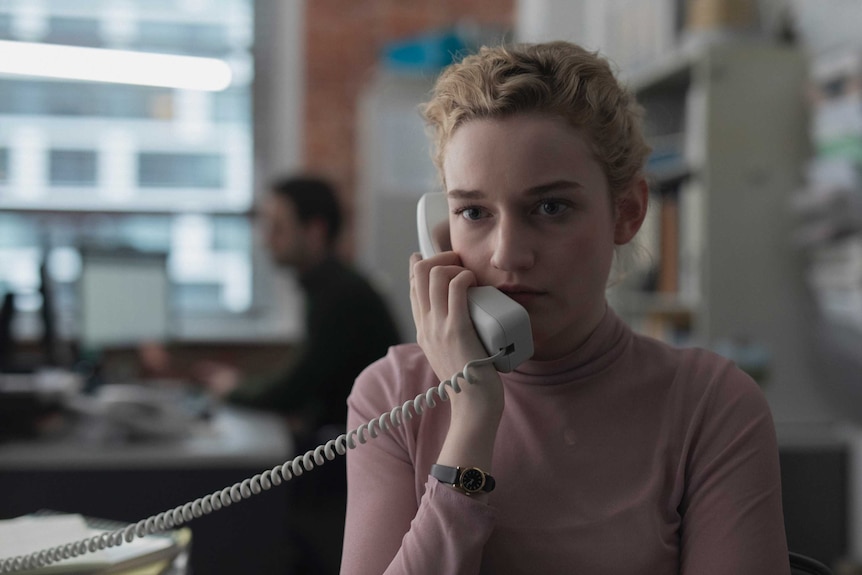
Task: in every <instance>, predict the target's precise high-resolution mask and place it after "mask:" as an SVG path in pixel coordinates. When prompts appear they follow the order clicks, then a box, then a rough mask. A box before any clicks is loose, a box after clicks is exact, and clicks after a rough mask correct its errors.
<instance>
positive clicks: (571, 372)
mask: <svg viewBox="0 0 862 575" xmlns="http://www.w3.org/2000/svg"><path fill="white" fill-rule="evenodd" d="M631 338H632V331H631V329H630V328H629V327H628V325H626V324H625V323H624V322H623V321H622V320H621V319H620V318H619V316H617V314H616V313H615V312H614V310H613V309H612V308H611V307H610V306H609V305H606V306H605V314H604V316H603V317H602V320H601V321H600V322H599V324H598V325H597V326H596V329H594V330H593V332H592V333H591V334H590V336H589V337H588V338H587V339H586V341H584V343H582V344H581V345H580V346H579V347H578V348H577V349H575V350H574V351H572V352H571V353H569V354H568V355H566V356H564V357H561V358H559V359H555V360H549V361H538V360H528V361H525V362H524V363H522V364H521V365H520V366H518V368H517V369H516V370H515V371H513V372H512V373H509V374H504V378H505V379H510V380H511V381H514V382H518V383H530V384H541V385H554V384H558V383H564V382H566V383H569V382H572V381H573V380H576V379H581V378H584V377H588V376H591V375H593V374H595V373H598V372H599V371H601V370H603V369H604V368H606V367H607V366H608V365H610V364H611V363H613V361H614V360H615V359H616V358H617V357H619V355H620V354H621V353H622V352H623V350H624V349H625V347H626V344H627V343H628V342H629V341H630V340H631ZM537 376H539V377H537Z"/></svg>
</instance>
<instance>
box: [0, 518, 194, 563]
mask: <svg viewBox="0 0 862 575" xmlns="http://www.w3.org/2000/svg"><path fill="white" fill-rule="evenodd" d="M126 525H127V524H125V523H117V522H111V521H107V520H100V519H95V518H89V517H85V516H83V515H80V514H74V513H54V512H40V513H37V514H33V515H25V516H22V517H16V518H14V519H6V520H0V562H2V561H5V560H6V559H8V558H13V557H18V556H26V555H29V554H31V553H35V552H38V551H41V550H43V549H51V548H54V547H57V546H60V545H65V544H67V543H73V542H77V541H82V540H86V539H89V538H91V537H93V536H97V535H101V534H102V533H105V532H109V531H114V530H116V529H120V528H124V527H126ZM190 541H191V531H190V530H189V529H188V528H182V529H175V530H172V531H170V532H166V533H164V534H156V535H147V536H145V537H136V538H135V539H134V540H132V541H131V542H123V544H122V545H118V546H115V547H110V548H106V549H101V550H98V551H95V552H90V553H85V554H83V555H79V556H77V557H71V558H68V559H63V560H61V561H57V562H54V563H52V564H50V565H45V566H42V567H38V568H31V569H26V570H22V571H17V572H16V573H20V574H22V575H42V574H45V575H51V574H55V573H56V574H60V573H62V574H73V573H78V574H84V573H87V574H99V575H101V574H106V575H107V574H117V575H120V574H122V575H159V574H162V573H166V572H167V571H168V570H169V569H170V568H171V567H172V565H173V563H174V560H175V559H176V558H177V557H178V556H179V555H180V554H181V553H183V552H184V551H185V550H186V549H187V548H188V546H189V543H190Z"/></svg>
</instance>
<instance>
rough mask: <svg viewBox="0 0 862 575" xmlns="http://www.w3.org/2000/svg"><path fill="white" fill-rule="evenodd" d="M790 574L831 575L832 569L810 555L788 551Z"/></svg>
mask: <svg viewBox="0 0 862 575" xmlns="http://www.w3.org/2000/svg"><path fill="white" fill-rule="evenodd" d="M790 574H791V575H832V569H830V568H829V567H827V566H826V565H824V564H823V563H821V562H820V561H817V560H816V559H812V558H811V557H807V556H805V555H802V554H800V553H794V552H793V551H791V552H790Z"/></svg>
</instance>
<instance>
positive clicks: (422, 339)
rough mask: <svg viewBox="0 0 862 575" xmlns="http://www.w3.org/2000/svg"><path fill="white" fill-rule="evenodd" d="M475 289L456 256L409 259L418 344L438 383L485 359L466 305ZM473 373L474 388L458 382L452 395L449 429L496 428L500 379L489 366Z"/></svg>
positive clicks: (501, 401) (472, 278) (501, 399)
mask: <svg viewBox="0 0 862 575" xmlns="http://www.w3.org/2000/svg"><path fill="white" fill-rule="evenodd" d="M475 285H477V284H476V277H475V275H474V274H473V272H471V271H470V270H468V269H466V268H464V267H463V266H462V265H461V259H460V257H459V256H458V254H456V253H455V252H444V253H441V254H438V255H434V256H433V257H430V258H428V259H422V258H421V256H420V255H419V254H413V255H412V256H411V257H410V302H411V306H412V309H413V320H414V321H415V323H416V340H417V342H418V343H419V346H420V347H421V348H422V351H423V352H424V353H425V356H426V357H427V358H428V361H429V362H430V364H431V367H432V369H433V370H434V373H435V374H436V375H437V377H438V378H439V379H440V380H441V381H442V380H444V379H449V378H450V377H452V376H453V375H454V374H455V373H458V372H460V371H461V370H462V369H463V368H464V365H465V364H466V363H467V362H469V361H472V360H475V359H481V358H484V357H488V352H487V351H486V350H485V348H484V346H483V345H482V343H481V341H480V340H479V336H478V335H477V333H476V329H475V327H474V326H473V322H472V320H471V319H470V314H469V308H468V306H467V289H468V288H470V287H473V286H475ZM473 373H474V374H475V375H476V376H477V379H478V380H477V382H476V383H475V384H472V385H471V384H468V383H466V382H465V381H464V380H460V382H459V385H460V386H461V388H462V392H461V393H458V394H454V393H450V397H451V401H452V424H453V425H455V424H460V423H459V422H462V421H463V422H474V423H480V424H482V425H488V424H494V422H495V420H496V423H499V418H500V416H501V414H502V411H503V404H504V397H503V386H502V383H501V381H500V376H499V374H498V373H497V372H496V370H495V369H494V367H493V365H490V364H489V365H487V366H483V367H481V368H475V369H474V370H473ZM494 428H495V429H496V424H494Z"/></svg>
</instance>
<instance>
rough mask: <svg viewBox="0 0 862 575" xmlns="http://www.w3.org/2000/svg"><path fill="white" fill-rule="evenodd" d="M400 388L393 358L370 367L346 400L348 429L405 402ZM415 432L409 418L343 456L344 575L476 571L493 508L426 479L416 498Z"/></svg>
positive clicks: (414, 426)
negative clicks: (345, 461) (393, 428)
mask: <svg viewBox="0 0 862 575" xmlns="http://www.w3.org/2000/svg"><path fill="white" fill-rule="evenodd" d="M402 382H403V379H402V376H401V373H400V370H399V369H398V366H397V365H396V362H393V361H391V357H388V358H385V359H384V360H381V361H380V362H377V363H375V364H374V365H372V366H370V367H369V368H368V369H367V370H366V371H365V372H364V373H363V374H362V375H360V377H359V378H358V379H357V381H356V385H355V386H354V390H353V393H352V394H351V397H350V399H349V400H348V429H355V428H356V427H358V426H359V425H362V424H364V423H367V422H368V421H369V420H370V419H372V418H375V417H378V416H379V415H380V414H381V413H384V412H386V411H389V410H390V409H391V407H392V406H393V405H401V404H403V402H404V400H405V399H407V398H406V397H400V396H399V394H398V392H397V391H396V390H397V389H399V388H401V387H402ZM409 397H410V398H412V397H415V395H411V396H409ZM433 415H439V414H435V413H434V412H433V411H432V412H431V413H430V414H428V413H426V414H425V415H423V416H422V417H429V416H433ZM447 420H448V418H447ZM417 430H418V423H417V422H416V419H414V420H413V423H412V424H411V425H407V426H401V427H398V428H396V429H395V430H392V431H390V432H388V433H384V434H380V435H378V437H377V438H376V439H371V440H369V441H368V442H367V443H365V444H362V445H358V446H357V448H356V449H353V450H350V451H348V453H347V484H348V489H347V491H348V498H347V518H346V523H345V532H344V548H343V554H342V564H341V573H342V575H359V574H368V575H372V574H373V575H379V574H380V573H399V574H423V573H428V574H437V573H452V574H461V573H463V574H475V573H478V572H479V566H480V563H481V558H482V550H483V548H484V546H485V543H486V541H487V540H488V537H490V535H491V532H492V531H493V527H494V520H495V513H494V510H493V509H492V508H491V507H489V506H488V505H486V504H485V503H483V502H480V501H476V500H475V499H471V498H469V497H468V496H466V495H463V494H461V493H457V492H455V491H454V490H452V489H450V488H448V487H446V486H444V485H441V484H440V483H439V482H438V481H437V480H436V479H432V478H430V477H429V478H427V482H426V483H424V493H421V494H420V493H419V492H418V489H417V485H421V484H419V483H418V482H417V477H416V472H415V470H414V458H415V453H412V452H413V451H415V449H414V448H415V445H416V444H415V434H416V433H417ZM422 480H423V481H425V480H426V477H425V475H424V474H423V476H422Z"/></svg>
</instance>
